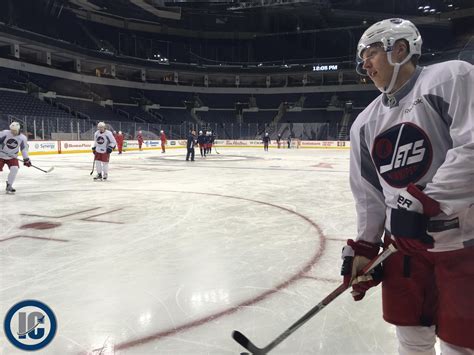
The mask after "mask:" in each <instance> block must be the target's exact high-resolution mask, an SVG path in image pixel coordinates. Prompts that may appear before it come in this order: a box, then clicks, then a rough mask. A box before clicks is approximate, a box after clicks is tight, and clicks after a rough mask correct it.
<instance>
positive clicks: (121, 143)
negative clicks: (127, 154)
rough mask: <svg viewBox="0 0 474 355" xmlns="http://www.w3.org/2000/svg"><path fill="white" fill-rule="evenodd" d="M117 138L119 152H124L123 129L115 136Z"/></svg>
mask: <svg viewBox="0 0 474 355" xmlns="http://www.w3.org/2000/svg"><path fill="white" fill-rule="evenodd" d="M114 138H115V140H116V141H117V149H118V153H119V154H122V151H123V140H124V138H123V134H122V131H119V132H118V133H117V135H115V136H114Z"/></svg>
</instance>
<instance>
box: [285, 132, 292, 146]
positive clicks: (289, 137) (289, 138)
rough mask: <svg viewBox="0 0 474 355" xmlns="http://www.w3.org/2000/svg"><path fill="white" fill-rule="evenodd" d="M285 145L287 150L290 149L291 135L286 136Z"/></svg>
mask: <svg viewBox="0 0 474 355" xmlns="http://www.w3.org/2000/svg"><path fill="white" fill-rule="evenodd" d="M286 143H287V144H288V149H291V134H290V135H289V136H288V138H287V140H286Z"/></svg>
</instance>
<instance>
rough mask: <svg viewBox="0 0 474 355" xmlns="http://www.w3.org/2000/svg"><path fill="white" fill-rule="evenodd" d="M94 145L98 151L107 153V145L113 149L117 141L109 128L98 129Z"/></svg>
mask: <svg viewBox="0 0 474 355" xmlns="http://www.w3.org/2000/svg"><path fill="white" fill-rule="evenodd" d="M92 146H93V147H95V151H96V152H97V153H105V152H107V147H110V148H112V149H113V148H115V147H116V146H117V142H116V141H115V138H114V135H113V134H112V132H110V131H109V130H105V131H104V132H100V131H96V132H95V134H94V144H93V145H92Z"/></svg>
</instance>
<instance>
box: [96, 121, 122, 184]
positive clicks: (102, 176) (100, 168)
mask: <svg viewBox="0 0 474 355" xmlns="http://www.w3.org/2000/svg"><path fill="white" fill-rule="evenodd" d="M116 146H117V142H116V141H115V138H114V135H113V134H112V132H110V131H109V130H107V129H106V128H105V123H104V122H99V123H98V124H97V131H96V132H95V134H94V144H93V145H92V152H93V153H94V156H95V158H94V160H95V167H96V170H97V175H96V176H95V177H94V180H107V178H108V174H109V160H110V153H112V151H113V150H114V149H115V147H116Z"/></svg>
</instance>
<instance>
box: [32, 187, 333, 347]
mask: <svg viewBox="0 0 474 355" xmlns="http://www.w3.org/2000/svg"><path fill="white" fill-rule="evenodd" d="M73 191H74V190H49V191H38V190H36V191H34V192H33V191H32V192H30V193H45V192H48V193H61V192H68V193H71V192H73ZM78 191H79V190H78ZM86 191H88V192H95V190H86V189H81V190H80V192H81V193H84V192H86ZM114 191H115V192H117V191H128V192H133V191H140V190H137V189H114ZM151 192H168V193H185V194H188V195H189V194H193V195H207V196H216V197H223V198H230V199H234V200H242V201H247V202H252V203H257V204H260V205H265V206H269V207H274V208H278V209H280V210H282V211H286V212H288V213H290V214H293V215H295V216H297V217H298V218H301V219H303V220H305V221H306V222H308V223H309V224H310V225H311V226H312V227H313V228H314V229H315V230H316V231H317V234H318V237H319V248H318V249H317V250H316V251H315V252H314V254H313V256H312V257H311V258H310V259H309V260H308V261H307V262H306V263H305V264H304V265H302V267H301V268H300V269H299V270H298V271H297V272H296V273H295V274H294V275H292V276H290V277H288V278H287V279H286V280H284V281H282V282H280V283H279V284H278V285H276V286H275V287H273V288H272V289H270V290H267V291H265V292H263V293H261V294H260V295H257V296H254V297H252V298H250V299H247V300H244V301H242V302H240V303H239V304H237V305H235V306H232V307H229V308H227V309H224V310H222V311H220V312H216V313H213V314H211V315H208V316H206V317H203V318H200V319H196V320H195V321H192V322H188V323H184V324H182V325H180V326H177V327H174V328H170V329H165V330H162V331H159V332H156V333H153V334H150V335H148V336H144V337H140V338H137V339H134V340H129V341H125V342H122V343H118V344H116V345H115V346H114V350H123V349H128V348H132V347H135V346H140V345H143V344H146V343H149V342H152V341H156V340H159V339H162V338H165V337H168V336H171V335H174V334H177V333H180V332H183V331H186V330H189V329H192V328H196V327H198V326H201V325H203V324H206V323H209V322H211V321H214V320H216V319H218V318H221V317H224V316H228V315H231V314H233V313H235V312H237V311H238V310H239V309H240V308H242V307H248V306H251V305H254V304H256V303H258V302H261V301H263V300H264V299H266V298H268V297H270V296H271V295H273V294H274V293H276V292H278V291H280V290H282V289H284V288H287V287H288V286H290V285H291V284H293V283H295V282H296V281H299V280H300V279H303V278H304V277H305V274H306V273H307V272H308V271H310V270H311V268H312V267H313V266H314V265H315V264H316V263H317V262H318V261H319V259H320V258H321V256H322V254H323V252H324V249H325V246H326V237H325V235H324V233H323V231H322V229H321V227H319V226H318V225H317V224H316V222H314V221H312V220H311V219H310V218H309V217H306V216H305V215H303V214H301V213H299V212H296V211H293V210H291V209H289V208H286V207H283V206H278V205H275V204H273V203H270V202H264V201H258V200H253V199H249V198H244V197H238V196H229V195H221V194H217V193H206V192H191V191H176V190H160V189H148V190H147V193H151ZM81 354H83V353H82V352H81Z"/></svg>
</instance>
